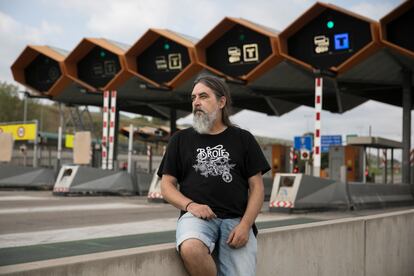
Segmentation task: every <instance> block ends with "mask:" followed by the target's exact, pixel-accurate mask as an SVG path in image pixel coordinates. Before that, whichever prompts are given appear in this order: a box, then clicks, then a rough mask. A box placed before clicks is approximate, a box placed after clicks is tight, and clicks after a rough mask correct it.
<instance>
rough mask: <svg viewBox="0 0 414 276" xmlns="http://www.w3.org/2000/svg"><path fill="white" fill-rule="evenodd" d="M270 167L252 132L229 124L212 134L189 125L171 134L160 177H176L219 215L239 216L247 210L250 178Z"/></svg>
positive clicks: (184, 189)
mask: <svg viewBox="0 0 414 276" xmlns="http://www.w3.org/2000/svg"><path fill="white" fill-rule="evenodd" d="M268 170H270V167H269V164H268V163H267V161H266V159H265V157H264V155H263V152H262V150H261V148H260V146H259V145H258V144H257V142H256V140H255V139H254V137H253V135H252V134H251V133H250V132H248V131H246V130H243V129H240V128H237V127H228V128H227V129H226V130H224V131H223V132H221V133H219V134H216V135H209V134H199V133H197V132H196V131H195V130H194V129H193V128H188V129H185V130H181V131H179V132H177V133H175V134H174V135H173V136H172V137H171V139H170V142H169V144H168V148H167V151H166V153H165V155H164V157H163V159H162V161H161V165H160V168H159V170H158V176H160V177H161V176H162V175H163V174H169V175H172V176H174V177H176V178H177V181H178V183H179V184H180V192H181V193H182V194H184V195H185V196H186V197H188V198H190V199H191V200H193V201H195V202H197V203H200V204H207V205H208V206H210V208H211V209H212V210H213V212H214V213H215V214H216V215H217V216H218V217H219V218H235V217H242V216H243V214H244V212H245V210H246V207H247V199H248V191H249V184H248V179H249V177H251V176H253V175H255V174H257V173H258V172H261V173H262V174H264V173H266V172H267V171H268Z"/></svg>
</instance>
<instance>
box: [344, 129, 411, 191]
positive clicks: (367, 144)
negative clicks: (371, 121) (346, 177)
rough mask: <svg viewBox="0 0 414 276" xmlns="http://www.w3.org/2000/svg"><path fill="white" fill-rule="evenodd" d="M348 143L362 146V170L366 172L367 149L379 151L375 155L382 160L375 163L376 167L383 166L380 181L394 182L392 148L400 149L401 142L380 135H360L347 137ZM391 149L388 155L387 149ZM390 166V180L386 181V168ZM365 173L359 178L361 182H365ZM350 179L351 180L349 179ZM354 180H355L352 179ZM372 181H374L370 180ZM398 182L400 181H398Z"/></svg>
mask: <svg viewBox="0 0 414 276" xmlns="http://www.w3.org/2000/svg"><path fill="white" fill-rule="evenodd" d="M347 143H348V145H352V146H358V147H360V148H362V149H363V150H362V151H361V153H362V160H363V161H362V172H368V171H367V167H368V166H369V161H368V157H367V149H370V148H374V149H377V150H378V152H380V154H381V156H377V159H378V160H380V159H381V160H382V161H381V162H379V163H380V164H378V163H377V168H379V167H382V168H383V175H382V176H383V177H382V178H383V179H382V183H383V184H387V183H395V182H394V169H393V168H394V150H396V149H402V147H403V145H402V143H401V142H398V141H394V140H390V139H386V138H382V137H372V136H365V137H364V136H362V137H349V138H348V141H347ZM389 150H390V151H391V155H390V156H389V155H388V151H389ZM389 167H391V170H390V172H391V178H390V180H391V181H388V168H389ZM366 176H367V173H363V174H362V180H359V181H361V182H363V183H366V182H367V181H366ZM351 181H352V180H351ZM354 181H355V180H354ZM371 182H374V181H371ZM398 183H402V182H400V181H398Z"/></svg>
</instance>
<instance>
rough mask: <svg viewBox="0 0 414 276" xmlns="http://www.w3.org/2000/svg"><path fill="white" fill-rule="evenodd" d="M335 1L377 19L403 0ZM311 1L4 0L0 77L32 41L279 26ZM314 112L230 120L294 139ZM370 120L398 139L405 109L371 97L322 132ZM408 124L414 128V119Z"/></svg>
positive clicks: (326, 117) (376, 129)
mask: <svg viewBox="0 0 414 276" xmlns="http://www.w3.org/2000/svg"><path fill="white" fill-rule="evenodd" d="M330 2H331V3H333V4H335V5H338V6H340V7H343V8H346V9H348V10H351V11H353V12H356V13H359V14H362V15H364V16H367V17H369V18H372V19H374V20H379V19H380V18H382V17H383V16H384V15H386V14H387V13H388V12H390V11H391V10H392V9H393V8H395V7H396V6H398V5H399V4H400V3H401V0H381V1H377V0H365V1H363V0H360V1H357V0H346V1H345V0H344V1H330ZM314 3H315V1H310V0H290V1H285V0H283V1H279V0H274V1H269V0H250V1H246V0H234V1H233V0H231V1H226V0H170V1H169V0H146V1H142V0H117V1H115V0H114V1H110V0H38V1H30V0H12V1H10V0H0V41H1V51H0V81H7V82H12V83H15V82H14V81H13V79H12V76H11V72H10V66H11V64H12V63H13V62H14V61H15V59H16V58H17V57H18V56H19V55H20V53H21V52H22V50H23V49H24V48H25V46H26V45H27V44H38V45H52V46H56V47H59V48H62V49H66V50H69V51H71V50H72V49H73V48H74V47H75V46H76V45H77V44H78V43H79V42H80V41H81V39H82V38H83V37H104V38H110V39H113V40H117V41H120V42H124V43H127V44H133V43H135V42H136V41H137V40H138V38H140V37H141V35H142V34H143V33H144V32H145V31H146V30H147V29H148V28H150V27H154V28H168V29H171V30H174V31H177V32H180V33H183V34H188V35H191V36H193V37H196V38H202V37H203V36H204V35H205V34H207V32H208V31H209V30H211V29H212V28H213V27H214V26H215V25H216V24H217V23H218V22H219V21H220V20H221V19H222V18H223V17H225V16H232V17H243V18H246V19H249V20H251V21H253V22H256V23H259V24H262V25H265V26H269V27H271V28H274V29H277V30H281V31H282V30H283V29H284V28H286V27H287V26H288V25H289V24H290V23H291V22H292V21H294V20H295V19H296V18H297V17H299V16H300V15H301V14H302V13H303V12H304V11H305V10H306V9H308V8H309V7H310V6H312V5H313V4H314ZM15 84H16V83H15ZM313 114H314V111H313V109H312V108H309V107H300V108H298V109H296V110H293V111H291V112H290V113H288V114H285V115H283V116H282V117H273V116H266V115H262V114H260V113H256V112H251V111H242V112H240V113H239V114H237V115H235V116H233V121H234V122H235V123H236V124H238V125H239V126H241V127H243V128H246V129H248V130H250V131H251V132H252V133H254V134H256V135H262V136H268V137H277V138H284V139H293V137H294V136H297V135H301V134H303V133H304V132H307V131H313V126H314V123H313V118H314V116H313ZM189 122H191V119H190V118H187V119H181V120H179V123H189ZM370 126H371V128H372V135H374V136H382V137H386V138H390V139H395V140H399V141H401V139H402V108H398V107H395V106H391V105H386V104H382V103H377V102H373V101H369V102H367V103H365V104H363V105H360V106H358V107H356V108H354V109H353V110H351V111H347V112H346V113H344V114H342V115H337V114H332V113H330V112H323V113H322V134H323V135H327V134H329V135H334V134H338V135H344V136H345V135H347V134H358V135H368V132H369V128H370ZM411 128H412V129H414V124H412V127H411ZM411 137H413V135H412V136H411ZM411 140H413V138H412V139H411ZM411 143H412V145H413V141H412V142H411Z"/></svg>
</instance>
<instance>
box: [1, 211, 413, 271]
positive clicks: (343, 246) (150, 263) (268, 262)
mask: <svg viewBox="0 0 414 276" xmlns="http://www.w3.org/2000/svg"><path fill="white" fill-rule="evenodd" d="M413 234H414V209H410V210H406V211H399V212H392V213H386V214H381V215H373V216H365V217H357V218H347V219H337V220H331V221H324V222H316V223H308V224H304V225H293V226H286V227H280V228H275V229H266V230H262V231H261V232H260V234H259V239H258V242H259V252H258V269H257V275H260V276H262V275H263V276H267V275H282V276H284V275H317V276H323V275H335V276H340V275H347V276H348V275H353V276H358V275H361V276H363V275H366V276H370V275H375V276H382V275H383V276H394V275H399V276H404V275H407V276H411V275H414V262H413V261H412V260H413V259H414V241H413V238H412V237H413ZM0 274H1V275H31V276H32V275H35V276H37V275H39V276H40V275H42V276H48V275H85V276H86V275H88V276H93V275H99V276H101V275H116V276H122V275H144V276H151V275H157V276H158V275H170V276H176V275H177V276H178V275H180V276H181V275H187V274H186V272H185V270H184V268H183V265H182V262H181V260H180V258H179V257H178V254H177V253H176V251H175V248H174V244H164V245H156V246H147V247H140V248H134V249H126V250H118V251H110V252H103V253H98V254H90V255H83V256H75V257H67V258H61V259H55V260H47V261H40V262H33V263H27V264H19V265H11V266H3V267H0Z"/></svg>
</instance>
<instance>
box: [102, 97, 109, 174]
mask: <svg viewBox="0 0 414 276" xmlns="http://www.w3.org/2000/svg"><path fill="white" fill-rule="evenodd" d="M108 108H109V91H104V92H103V112H102V113H103V121H102V169H103V170H106V169H107V167H108V148H107V146H108V115H109V113H108V111H109V110H108Z"/></svg>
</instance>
